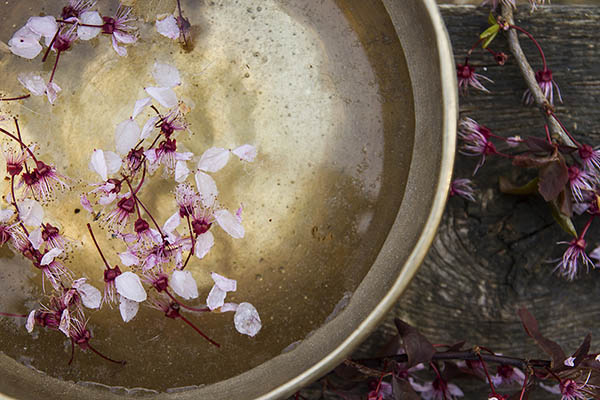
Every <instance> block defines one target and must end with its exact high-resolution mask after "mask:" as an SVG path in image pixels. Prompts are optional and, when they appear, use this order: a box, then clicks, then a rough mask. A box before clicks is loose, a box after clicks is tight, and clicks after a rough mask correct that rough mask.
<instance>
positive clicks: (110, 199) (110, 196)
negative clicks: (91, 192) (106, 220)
mask: <svg viewBox="0 0 600 400" xmlns="http://www.w3.org/2000/svg"><path fill="white" fill-rule="evenodd" d="M116 198H117V194H116V193H109V194H108V195H106V196H102V197H100V198H99V199H98V204H100V205H101V206H107V205H109V204H110V203H112V202H113V201H115V199H116Z"/></svg>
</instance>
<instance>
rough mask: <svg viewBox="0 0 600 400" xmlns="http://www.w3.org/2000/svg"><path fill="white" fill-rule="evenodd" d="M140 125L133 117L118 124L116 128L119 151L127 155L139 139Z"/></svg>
mask: <svg viewBox="0 0 600 400" xmlns="http://www.w3.org/2000/svg"><path fill="white" fill-rule="evenodd" d="M139 137H140V127H139V125H138V124H137V122H135V121H134V120H132V119H126V120H125V121H123V122H121V123H120V124H119V125H117V129H116V130H115V142H116V148H117V153H119V154H120V155H126V154H127V153H129V150H131V149H132V148H133V147H134V146H135V145H136V144H137V142H138V141H139Z"/></svg>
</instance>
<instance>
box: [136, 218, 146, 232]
mask: <svg viewBox="0 0 600 400" xmlns="http://www.w3.org/2000/svg"><path fill="white" fill-rule="evenodd" d="M149 228H150V225H149V224H148V223H147V222H146V221H145V220H144V219H142V218H138V219H137V220H136V221H135V224H134V229H135V233H142V232H144V231H147V230H148V229H149Z"/></svg>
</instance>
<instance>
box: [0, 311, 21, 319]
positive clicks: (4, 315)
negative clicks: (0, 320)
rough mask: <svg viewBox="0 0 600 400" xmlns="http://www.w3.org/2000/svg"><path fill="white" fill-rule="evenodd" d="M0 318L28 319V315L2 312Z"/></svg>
mask: <svg viewBox="0 0 600 400" xmlns="http://www.w3.org/2000/svg"><path fill="white" fill-rule="evenodd" d="M0 317H15V318H27V315H26V314H12V313H5V312H0Z"/></svg>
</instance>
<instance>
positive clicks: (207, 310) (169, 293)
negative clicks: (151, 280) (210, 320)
mask: <svg viewBox="0 0 600 400" xmlns="http://www.w3.org/2000/svg"><path fill="white" fill-rule="evenodd" d="M165 293H166V294H167V296H169V297H170V298H171V300H173V301H174V302H175V303H177V304H179V306H181V307H183V308H185V309H186V310H190V311H196V312H210V308H208V307H204V308H195V307H190V306H188V305H186V304H183V303H182V302H180V301H179V300H177V299H176V298H175V296H173V295H172V294H171V292H169V289H165Z"/></svg>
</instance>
